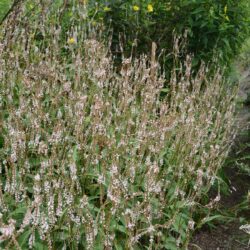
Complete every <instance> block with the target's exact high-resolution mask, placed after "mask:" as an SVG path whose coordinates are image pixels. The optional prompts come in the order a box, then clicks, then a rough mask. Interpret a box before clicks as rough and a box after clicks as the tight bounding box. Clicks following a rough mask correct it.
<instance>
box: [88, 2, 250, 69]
mask: <svg viewBox="0 0 250 250" xmlns="http://www.w3.org/2000/svg"><path fill="white" fill-rule="evenodd" d="M96 2H98V5H96ZM89 5H90V7H91V8H92V13H95V15H94V16H95V18H96V20H104V23H105V24H106V26H107V27H111V30H112V32H113V50H114V51H120V49H119V43H120V42H122V43H123V44H124V46H125V49H126V48H127V52H128V53H130V51H131V46H132V44H133V43H134V41H135V40H136V44H137V47H136V48H135V51H136V52H137V53H139V54H140V53H142V52H144V53H146V52H147V51H148V48H149V47H150V44H151V43H152V41H154V42H156V43H157V45H158V49H159V52H160V51H161V50H162V49H165V50H166V52H167V54H168V53H171V50H172V47H173V36H172V35H173V32H175V33H177V34H183V33H184V32H185V31H187V32H188V39H187V41H188V47H187V49H188V51H187V52H188V53H192V54H194V56H195V58H194V61H193V64H197V63H198V62H200V61H201V60H203V61H205V62H209V61H211V60H212V58H213V57H214V55H215V54H216V57H217V58H219V60H220V64H221V65H227V64H228V63H230V62H231V60H232V59H233V58H234V56H235V55H237V54H238V53H239V49H240V47H241V45H242V42H243V41H244V40H245V38H246V37H247V36H248V34H249V30H250V28H249V27H250V22H249V16H250V15H249V13H250V12H249V1H248V0H239V1H234V0H193V1H190V0H170V1H165V0H157V1H156V0H144V1H136V0H128V1H122V0H117V1H102V0H99V1H89ZM133 6H137V7H138V8H137V9H134V8H133ZM151 6H152V8H150V9H149V7H151ZM94 10H95V11H94ZM170 67H171V64H170Z"/></svg>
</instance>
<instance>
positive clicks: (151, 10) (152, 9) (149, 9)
mask: <svg viewBox="0 0 250 250" xmlns="http://www.w3.org/2000/svg"><path fill="white" fill-rule="evenodd" d="M153 11H154V8H153V5H152V4H148V12H153Z"/></svg>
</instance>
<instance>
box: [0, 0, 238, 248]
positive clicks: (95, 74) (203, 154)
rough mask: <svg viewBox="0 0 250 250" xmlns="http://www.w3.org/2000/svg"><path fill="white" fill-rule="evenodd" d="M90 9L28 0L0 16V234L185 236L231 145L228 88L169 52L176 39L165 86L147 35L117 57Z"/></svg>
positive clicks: (35, 238) (22, 239) (160, 240)
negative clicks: (137, 51)
mask: <svg viewBox="0 0 250 250" xmlns="http://www.w3.org/2000/svg"><path fill="white" fill-rule="evenodd" d="M34 8H35V9H34ZM135 9H136V8H135ZM32 10H35V11H32ZM87 15H88V9H87V6H86V5H85V4H83V3H82V2H80V3H76V4H73V7H72V8H71V9H69V7H67V6H61V7H60V8H58V2H57V1H51V2H50V1H44V2H42V1H30V2H29V1H27V2H25V4H22V5H20V8H18V9H15V10H14V11H13V12H12V13H11V15H10V16H9V17H8V18H7V19H6V20H5V22H4V24H3V26H2V27H1V35H0V36H1V42H0V43H1V44H0V93H1V99H0V108H1V113H0V115H1V124H0V125H1V134H0V136H1V137H0V139H1V140H0V172H1V175H0V233H1V235H0V246H1V247H3V248H6V249H14V248H16V249H28V248H31V249H69V248H70V249H113V248H114V249H146V248H148V249H178V248H185V247H186V246H187V244H188V241H189V237H190V235H191V234H192V232H193V230H194V229H195V228H196V227H199V226H200V225H202V224H203V223H205V222H206V221H207V220H209V218H208V215H209V210H210V209H211V208H212V207H213V206H214V204H216V202H218V201H219V200H220V193H219V190H218V193H216V195H215V197H214V198H213V199H211V200H207V202H206V203H204V202H201V197H203V196H205V195H206V194H207V192H208V190H209V189H210V187H211V186H212V185H214V183H215V182H216V178H217V177H216V174H217V170H218V169H219V168H220V167H221V165H222V163H223V161H224V159H225V157H226V155H227V152H228V150H229V146H230V143H229V142H230V139H231V136H232V132H233V130H232V127H233V113H234V102H233V99H234V98H233V94H232V93H230V92H228V91H227V89H226V88H225V84H224V80H223V77H222V74H221V72H220V70H218V71H217V72H216V73H215V74H214V75H213V76H211V75H209V74H208V68H207V67H206V66H205V65H202V66H201V67H200V68H199V70H198V73H197V74H195V75H194V74H192V58H191V57H190V56H187V57H186V58H185V60H184V62H183V63H178V58H179V57H180V53H181V51H179V49H178V48H179V46H180V41H179V40H178V39H176V40H175V44H174V45H175V46H174V49H173V51H172V52H173V55H174V58H175V63H176V64H175V65H173V69H172V71H171V80H170V81H169V83H168V84H167V85H168V86H169V89H166V88H164V86H166V84H165V81H166V80H165V77H164V75H162V74H161V73H160V72H161V70H160V66H159V64H158V62H157V57H156V45H155V44H153V45H152V50H151V51H148V53H147V54H151V57H148V56H145V55H141V56H140V57H138V58H137V59H133V57H126V56H125V55H124V56H122V57H121V58H122V62H121V67H120V68H119V69H117V68H115V67H114V63H113V57H112V53H111V49H110V45H109V44H108V43H107V42H106V41H103V40H101V38H102V35H100V34H98V33H97V32H96V31H94V30H93V29H91V28H90V26H89V23H90V21H89V20H88V18H87ZM67 18H68V19H69V20H71V22H69V23H68V25H62V24H64V23H65V22H66V20H67ZM79 20H80V22H79ZM92 20H93V19H92ZM162 92H165V97H162V95H161V93H162ZM221 100H223V102H222V101H221ZM199 210H202V213H198V211H199Z"/></svg>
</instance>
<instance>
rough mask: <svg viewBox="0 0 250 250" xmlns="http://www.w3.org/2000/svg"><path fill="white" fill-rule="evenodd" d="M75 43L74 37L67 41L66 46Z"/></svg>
mask: <svg viewBox="0 0 250 250" xmlns="http://www.w3.org/2000/svg"><path fill="white" fill-rule="evenodd" d="M75 43H76V40H75V38H74V37H70V38H69V40H68V44H75Z"/></svg>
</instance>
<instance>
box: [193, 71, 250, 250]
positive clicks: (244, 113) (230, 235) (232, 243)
mask: <svg viewBox="0 0 250 250" xmlns="http://www.w3.org/2000/svg"><path fill="white" fill-rule="evenodd" d="M241 75H242V79H241V84H240V90H239V98H240V99H241V100H242V101H243V103H244V104H243V105H242V107H241V108H240V110H239V112H238V116H237V119H238V124H239V132H238V135H237V137H236V139H235V146H234V147H233V150H232V153H231V155H230V157H231V158H232V159H239V158H240V157H241V156H246V155H248V156H250V105H249V104H250V100H249V97H250V67H249V68H248V69H247V70H244V71H242V74H241ZM242 163H244V164H245V166H246V167H247V168H248V170H249V171H250V159H247V160H245V161H242ZM236 165H237V160H234V161H233V163H232V164H229V166H227V167H226V169H225V175H226V177H227V179H228V180H229V185H230V188H231V192H230V194H229V195H227V196H225V195H224V196H223V197H222V199H221V201H220V204H219V209H220V211H226V212H229V213H231V214H234V219H233V221H231V222H228V223H224V224H218V225H216V227H215V228H213V229H211V228H208V227H204V228H202V229H201V230H200V231H198V232H197V233H195V235H194V236H193V239H192V241H191V243H190V246H189V250H197V249H198V250H245V249H249V250H250V245H249V244H248V243H249V242H248V241H249V240H250V239H249V235H247V234H246V233H245V232H243V231H242V230H240V229H239V228H240V226H241V225H242V223H241V222H242V221H241V218H244V219H245V221H248V223H249V222H250V209H245V210H243V211H241V210H240V209H237V207H239V206H240V204H242V201H244V199H245V201H246V196H247V195H249V191H250V174H249V172H248V174H247V173H245V174H244V173H243V172H242V171H240V170H239V168H238V167H237V166H236ZM245 206H246V207H247V206H248V204H247V202H246V205H245ZM249 208H250V206H249ZM245 221H244V224H245V223H246V222H245Z"/></svg>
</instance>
